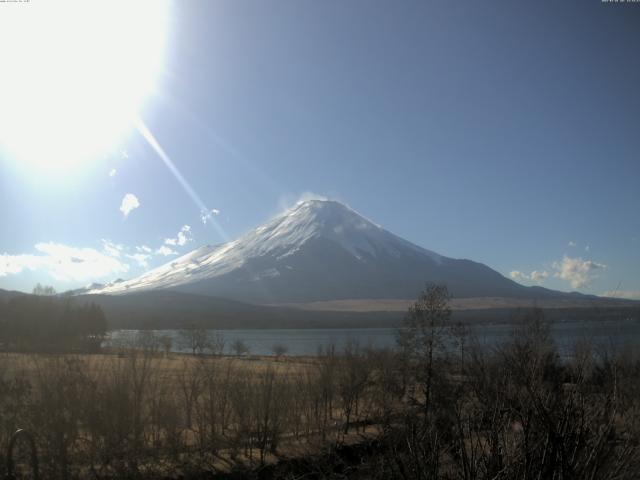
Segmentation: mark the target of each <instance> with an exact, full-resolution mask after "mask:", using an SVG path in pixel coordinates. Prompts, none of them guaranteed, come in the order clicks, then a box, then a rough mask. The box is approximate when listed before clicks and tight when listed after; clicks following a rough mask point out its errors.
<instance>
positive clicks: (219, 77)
mask: <svg viewBox="0 0 640 480" xmlns="http://www.w3.org/2000/svg"><path fill="white" fill-rule="evenodd" d="M34 3H36V4H37V3H38V2H34ZM2 8H4V6H2V5H0V9H2ZM0 13H2V12H0ZM168 15H169V16H168V18H169V20H168V27H167V30H166V32H167V33H166V40H165V49H164V53H163V62H162V69H161V72H160V74H159V76H158V78H157V79H156V86H155V90H154V93H153V95H151V96H150V97H149V98H148V99H147V100H146V102H145V103H144V104H143V106H142V107H141V109H140V111H139V114H140V118H141V119H142V120H143V122H144V125H146V128H148V131H149V132H151V134H152V135H153V137H154V138H155V139H156V140H157V143H158V145H160V146H161V148H162V149H163V150H164V152H165V153H166V154H167V155H168V157H169V158H170V159H171V161H172V162H173V164H174V166H175V168H176V169H177V170H178V171H179V172H180V173H181V175H182V177H183V178H184V180H185V181H186V183H187V184H188V185H189V186H190V188H191V191H192V194H189V193H188V192H187V191H186V189H185V188H184V185H183V184H181V183H180V182H179V181H178V180H177V179H176V177H175V175H174V174H173V173H172V172H171V170H170V169H169V168H167V165H166V164H165V162H163V161H162V160H161V158H160V157H159V155H158V153H157V151H154V149H153V148H152V147H151V146H150V144H149V141H148V138H147V139H145V138H144V137H143V135H141V134H140V132H139V131H138V130H136V129H135V128H134V127H133V126H131V127H130V128H128V129H127V130H126V132H125V134H124V135H121V136H120V137H118V141H114V142H113V143H112V144H110V145H108V147H105V148H102V149H101V150H100V151H99V152H97V153H94V154H92V155H89V156H87V157H86V158H84V159H83V160H82V161H77V162H74V163H72V164H66V163H62V162H61V163H56V160H55V159H52V160H51V162H52V165H54V166H55V167H56V168H53V169H52V168H51V165H49V166H48V167H47V168H39V167H38V166H36V164H33V163H31V164H29V163H24V162H21V160H20V159H19V158H18V156H17V155H16V154H14V152H13V151H12V150H11V149H10V148H4V147H2V146H0V218H1V219H2V225H3V227H2V228H3V235H1V236H0V288H4V289H18V290H26V291H29V290H31V288H32V287H33V285H34V284H35V283H36V282H38V281H39V282H41V283H44V284H51V285H53V286H55V287H56V288H57V289H58V290H66V289H68V288H74V287H77V286H81V285H85V284H87V283H90V282H92V281H109V280H113V279H115V278H118V277H122V278H129V277H133V276H135V275H137V274H139V273H142V272H144V271H145V269H146V268H152V267H154V266H157V265H160V264H162V263H164V262H166V261H170V260H171V259H172V258H174V253H180V254H181V253H186V252H188V251H189V250H190V249H192V248H195V247H197V246H199V245H203V244H215V243H220V242H223V241H225V240H226V239H232V238H234V237H236V236H238V235H240V234H242V233H244V232H246V231H247V230H249V229H251V228H253V227H255V226H256V225H258V224H260V223H262V222H264V221H265V220H267V219H268V218H269V217H271V216H273V215H274V214H276V213H277V212H279V211H281V210H282V209H283V208H284V207H285V206H286V205H291V204H292V203H294V202H295V201H296V200H297V199H298V198H300V196H302V195H304V194H307V193H309V192H312V193H314V194H317V195H322V196H326V197H330V198H335V199H338V200H341V201H344V202H345V203H347V204H349V205H350V206H351V207H353V208H354V209H356V210H357V211H359V212H360V213H362V214H363V215H365V216H366V217H368V218H371V219H373V220H374V221H376V222H377V223H379V224H381V225H382V226H384V227H385V228H387V229H388V230H390V231H392V232H394V233H396V234H397V235H400V236H402V237H404V238H406V239H408V240H410V241H412V242H414V243H416V244H418V245H421V246H424V247H426V248H429V249H431V250H434V251H436V252H438V253H441V254H443V255H446V256H450V257H457V258H470V259H473V260H476V261H479V262H483V263H486V264H487V265H489V266H491V267H492V268H495V269H496V270H498V271H499V272H501V273H503V274H504V275H506V276H512V277H513V278H515V279H516V280H517V281H520V282H521V283H524V284H527V285H533V284H541V285H543V286H546V287H549V288H555V289H560V290H567V291H568V290H579V291H583V292H588V293H596V294H602V293H604V292H611V291H615V290H617V291H622V292H626V293H624V295H626V296H637V297H638V298H640V275H639V274H638V272H640V214H639V207H640V188H638V183H639V180H640V134H638V128H639V126H640V123H639V122H640V119H639V117H638V115H639V114H638V112H640V91H639V90H638V85H640V64H639V63H640V57H639V56H638V51H637V46H638V45H640V29H639V28H638V25H639V24H640V23H639V22H640V4H632V3H630V4H607V3H601V2H599V1H596V0H593V1H565V2H552V1H541V2H527V3H524V2H510V1H486V2H476V1H458V2H431V1H426V2H423V1H416V2H411V1H407V2H386V1H384V2H383V1H350V2H339V1H322V2H320V1H315V2H312V1H273V2H263V1H245V2H235V1H222V0H221V1H216V2H205V1H193V2H180V3H179V2H175V3H173V4H171V5H170V8H169V14H168ZM145 28H147V27H146V26H145V23H144V22H143V21H141V22H139V31H140V32H144V30H145ZM115 30H117V29H116V28H115V27H114V31H115ZM0 54H2V52H0ZM36 61H37V59H36ZM126 76H127V71H123V72H122V77H123V78H125V79H126V78H127V77H126ZM0 108H1V106H0ZM85 123H87V125H89V127H90V126H91V123H90V122H85ZM85 128H86V126H85ZM36 133H37V132H36ZM76 133H77V132H73V131H69V132H66V131H61V133H60V134H61V135H68V136H69V138H76V139H77V138H78V136H77V135H76V136H75V137H74V135H75V134H76ZM36 137H37V136H36ZM33 142H36V143H37V142H38V138H33ZM127 194H131V195H132V196H133V197H135V200H133V199H132V197H128V198H129V201H128V202H124V203H123V200H124V198H125V196H126V195H127ZM194 197H197V198H194ZM136 203H137V204H139V205H138V206H137V208H132V207H135V205H136ZM203 206H206V208H207V209H208V211H209V212H210V214H209V217H208V218H207V219H206V220H207V222H206V223H203V221H202V218H201V217H202V212H201V209H202V207H203ZM121 207H129V208H130V209H128V208H121ZM213 209H215V210H216V212H215V213H213V212H212V210H213ZM125 213H127V214H126V215H125ZM185 226H188V227H189V228H185ZM167 240H169V242H168V243H167ZM74 259H75V260H74ZM80 260H82V261H80ZM80 264H83V265H82V266H80ZM87 266H89V267H90V268H89V270H90V271H89V270H87V268H85V267H87Z"/></svg>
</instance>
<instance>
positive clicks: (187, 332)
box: [179, 325, 209, 355]
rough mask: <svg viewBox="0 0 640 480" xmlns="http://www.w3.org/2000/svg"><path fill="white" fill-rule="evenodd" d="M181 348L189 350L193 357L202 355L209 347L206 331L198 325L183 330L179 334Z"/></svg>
mask: <svg viewBox="0 0 640 480" xmlns="http://www.w3.org/2000/svg"><path fill="white" fill-rule="evenodd" d="M179 336H180V344H181V347H182V348H184V349H186V350H191V353H192V354H193V355H202V354H203V353H204V351H205V350H206V349H207V348H208V346H209V336H208V333H207V330H206V329H205V328H204V327H202V326H198V325H192V326H190V327H188V328H183V329H182V330H180V332H179Z"/></svg>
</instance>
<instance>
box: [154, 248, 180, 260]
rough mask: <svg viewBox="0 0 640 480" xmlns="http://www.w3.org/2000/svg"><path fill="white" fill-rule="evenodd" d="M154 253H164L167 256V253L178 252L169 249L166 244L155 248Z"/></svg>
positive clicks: (173, 253) (174, 253)
mask: <svg viewBox="0 0 640 480" xmlns="http://www.w3.org/2000/svg"><path fill="white" fill-rule="evenodd" d="M156 253H157V254H158V255H164V256H165V257H168V256H169V255H177V254H178V252H176V251H175V250H172V249H170V248H169V247H167V246H166V245H163V246H161V247H160V248H159V249H157V250H156Z"/></svg>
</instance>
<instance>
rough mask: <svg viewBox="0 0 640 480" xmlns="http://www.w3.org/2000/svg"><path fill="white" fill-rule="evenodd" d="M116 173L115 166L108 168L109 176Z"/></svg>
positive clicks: (113, 175)
mask: <svg viewBox="0 0 640 480" xmlns="http://www.w3.org/2000/svg"><path fill="white" fill-rule="evenodd" d="M116 173H118V171H117V170H116V169H115V168H112V169H111V170H109V176H110V177H115V176H116Z"/></svg>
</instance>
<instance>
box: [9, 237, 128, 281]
mask: <svg viewBox="0 0 640 480" xmlns="http://www.w3.org/2000/svg"><path fill="white" fill-rule="evenodd" d="M35 249H36V251H37V252H39V253H38V254H22V255H9V254H6V253H5V254H4V255H0V277H4V276H7V275H15V274H19V273H21V272H23V271H25V270H29V271H38V272H43V273H46V274H49V275H50V276H51V277H52V278H54V279H56V280H59V281H81V280H88V279H97V278H103V277H106V276H108V275H113V274H119V273H125V272H127V271H128V270H129V265H127V264H126V263H123V262H121V261H120V260H119V259H118V258H116V257H114V256H112V255H108V254H105V253H104V252H99V251H98V250H95V249H93V248H77V247H71V246H68V245H63V244H60V243H53V242H48V243H38V244H36V245H35Z"/></svg>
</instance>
